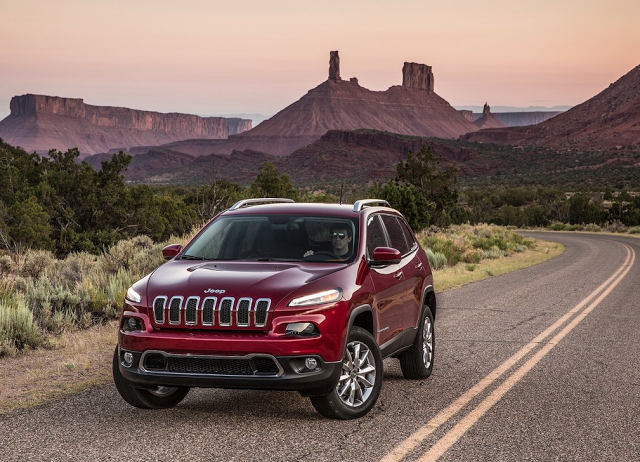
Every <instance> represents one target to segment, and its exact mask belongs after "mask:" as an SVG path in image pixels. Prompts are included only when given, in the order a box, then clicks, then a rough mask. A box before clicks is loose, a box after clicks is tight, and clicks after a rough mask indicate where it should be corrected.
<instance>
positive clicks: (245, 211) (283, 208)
mask: <svg viewBox="0 0 640 462" xmlns="http://www.w3.org/2000/svg"><path fill="white" fill-rule="evenodd" d="M372 209H377V210H385V211H388V212H391V211H393V212H396V213H397V211H396V210H394V209H392V208H390V207H377V206H376V207H365V208H363V209H362V210H360V211H358V212H355V211H354V205H353V204H324V203H315V202H310V203H300V202H292V203H272V204H261V205H251V206H250V207H242V208H238V209H235V210H227V211H226V212H225V213H224V214H225V215H254V214H295V215H298V214H304V215H306V214H309V215H331V216H340V217H345V218H353V217H355V216H358V214H360V213H363V212H365V211H368V210H372Z"/></svg>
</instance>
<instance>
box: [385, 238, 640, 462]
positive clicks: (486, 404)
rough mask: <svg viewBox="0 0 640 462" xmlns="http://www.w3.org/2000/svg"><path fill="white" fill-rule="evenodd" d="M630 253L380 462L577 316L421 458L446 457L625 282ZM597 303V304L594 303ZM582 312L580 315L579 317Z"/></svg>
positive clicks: (411, 444)
mask: <svg viewBox="0 0 640 462" xmlns="http://www.w3.org/2000/svg"><path fill="white" fill-rule="evenodd" d="M622 245H623V246H624V247H625V249H626V250H627V257H626V259H625V261H624V263H623V264H622V265H621V266H620V268H618V270H617V271H616V272H615V273H613V275H612V276H611V277H610V278H609V279H607V280H606V281H605V282H604V283H602V284H601V285H600V286H599V287H598V288H597V289H596V290H594V291H593V292H591V294H589V295H588V296H587V297H586V298H585V299H584V300H582V301H581V302H580V303H578V304H577V305H576V306H575V307H573V308H572V309H571V310H569V311H568V312H567V313H566V314H565V315H564V316H562V317H561V318H560V319H558V320H557V321H556V322H554V323H553V324H552V325H551V326H549V327H548V328H547V329H545V330H544V332H542V333H541V334H540V335H538V336H537V337H536V338H534V339H533V340H532V341H531V342H529V343H528V344H526V345H525V346H523V347H522V348H521V349H520V350H518V351H517V352H516V353H515V354H514V355H513V356H511V357H510V358H509V359H507V360H506V361H505V362H503V363H502V364H500V365H499V366H498V367H496V368H495V369H494V370H493V371H491V372H490V373H489V374H488V375H487V376H486V377H484V378H483V379H482V380H480V381H479V382H478V383H477V384H475V385H474V386H473V387H471V388H470V389H469V390H467V391H466V392H465V393H464V394H463V395H461V396H460V397H459V398H457V399H456V400H455V401H454V402H453V403H451V404H450V405H449V406H447V407H446V408H445V409H443V410H442V411H440V412H439V413H438V414H437V415H436V416H435V417H434V418H432V419H431V420H430V421H429V422H427V423H426V424H425V425H423V426H422V427H420V428H419V429H418V430H417V431H416V432H414V433H413V434H412V435H411V436H409V437H408V438H407V439H406V440H404V441H402V442H401V443H400V444H399V445H398V446H396V447H395V448H394V449H393V451H391V452H390V453H389V454H387V455H386V456H385V457H383V458H382V459H381V460H380V462H398V461H400V460H402V459H403V458H404V457H405V456H406V455H407V454H409V453H410V452H412V451H413V450H414V449H415V448H416V447H418V446H419V445H420V444H421V443H422V442H423V441H424V440H425V439H426V438H428V437H429V435H431V434H432V433H433V432H434V431H436V430H437V429H438V428H440V427H441V426H442V425H443V424H445V423H446V422H447V421H448V420H449V419H451V418H452V417H453V416H454V415H455V414H457V413H458V412H459V411H460V410H461V409H462V408H463V407H464V406H466V405H467V404H468V403H469V402H470V401H471V400H472V399H474V398H475V397H476V396H478V395H479V394H480V393H482V392H483V391H484V390H486V389H487V388H488V387H490V386H491V385H492V384H493V383H495V382H496V381H497V380H498V379H499V378H500V377H502V376H503V375H504V374H505V373H506V372H507V371H508V370H509V369H511V368H512V367H513V366H515V365H516V364H517V363H518V362H519V361H520V360H521V359H522V358H523V357H525V356H526V355H527V354H528V353H529V352H531V351H532V350H533V349H535V348H536V347H537V346H539V345H540V344H542V343H544V341H545V339H547V337H550V336H551V335H552V334H553V333H554V332H555V331H556V330H557V329H558V328H560V327H561V326H562V325H563V324H564V323H565V322H567V321H568V320H569V319H571V318H572V317H574V316H575V317H574V319H573V320H571V322H569V323H568V324H567V325H566V326H565V327H564V328H563V329H562V330H561V331H560V332H558V333H557V334H556V335H555V336H554V337H553V338H552V339H551V340H549V341H548V342H546V343H545V344H544V346H543V347H542V348H540V350H539V351H538V352H537V353H535V354H534V355H533V356H532V357H531V358H530V359H529V360H527V362H525V363H524V364H523V365H521V366H520V367H519V368H518V369H516V370H515V371H514V372H513V373H511V374H510V375H509V376H508V377H507V378H506V379H505V380H504V382H502V383H501V384H500V385H499V386H498V387H497V388H496V389H495V390H493V392H491V393H490V394H489V396H487V397H486V398H485V399H484V400H483V401H482V402H481V403H480V404H478V405H477V406H476V407H475V408H473V409H472V410H471V411H469V413H468V414H467V415H466V416H465V417H463V418H462V419H461V420H460V421H459V422H458V423H457V424H456V425H454V426H453V428H451V430H449V431H448V432H447V433H446V434H445V435H444V436H443V437H441V438H440V439H439V440H438V441H436V442H435V443H434V445H433V446H431V448H429V450H428V451H427V452H425V453H424V454H423V455H422V457H420V459H418V460H419V461H420V462H426V461H434V460H437V459H438V458H439V457H440V456H441V455H442V454H444V453H445V452H446V451H447V450H448V449H449V448H450V447H451V446H452V445H453V444H455V443H456V442H457V441H458V440H459V439H460V438H461V437H462V436H463V435H464V434H465V433H466V432H467V430H469V428H471V427H472V426H473V425H474V424H475V423H476V422H477V421H478V420H479V419H480V418H481V417H482V416H483V415H484V414H485V413H486V412H487V411H488V410H489V409H491V407H492V406H493V405H494V404H496V403H497V402H498V401H500V399H501V398H502V397H503V396H504V395H505V393H507V392H508V391H509V390H511V388H513V387H514V385H516V383H518V382H519V381H520V380H521V379H522V378H523V377H524V376H525V375H526V374H527V373H528V372H529V371H530V370H531V369H533V367H534V366H535V365H536V364H538V362H540V360H541V359H542V358H544V357H545V356H546V355H547V354H548V353H549V352H550V351H551V350H552V349H553V348H554V347H555V346H556V345H557V344H558V342H560V340H562V339H563V338H564V337H565V336H566V335H567V334H568V333H569V332H571V331H572V330H573V328H574V327H576V326H577V325H578V324H580V322H581V321H582V320H583V319H584V318H585V317H586V316H587V315H588V314H589V313H590V312H591V311H593V310H594V308H595V307H596V306H598V305H599V304H600V302H602V300H604V299H605V298H606V297H607V295H609V293H611V291H612V290H613V289H614V288H615V287H616V286H617V285H618V284H619V283H620V281H622V279H624V277H625V276H626V275H627V273H629V271H630V270H631V267H632V266H633V263H634V262H635V259H636V254H635V252H634V250H633V249H632V248H631V247H629V246H627V245H624V244H622ZM592 300H593V301H592ZM577 313H578V314H577Z"/></svg>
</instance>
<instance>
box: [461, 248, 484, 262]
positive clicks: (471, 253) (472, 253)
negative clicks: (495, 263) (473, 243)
mask: <svg viewBox="0 0 640 462" xmlns="http://www.w3.org/2000/svg"><path fill="white" fill-rule="evenodd" d="M462 261H463V262H464V263H480V262H481V261H482V252H480V251H478V250H467V251H465V252H464V253H463V254H462Z"/></svg>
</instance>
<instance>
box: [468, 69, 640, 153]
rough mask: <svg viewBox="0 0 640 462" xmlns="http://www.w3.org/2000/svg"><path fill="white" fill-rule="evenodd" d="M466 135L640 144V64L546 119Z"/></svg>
mask: <svg viewBox="0 0 640 462" xmlns="http://www.w3.org/2000/svg"><path fill="white" fill-rule="evenodd" d="M462 139H464V140H467V141H476V142H484V143H497V144H508V145H517V146H529V145H533V146H545V147H550V148H554V149H560V150H566V149H578V150H602V149H611V148H621V147H640V66H638V67H636V68H634V69H633V70H631V71H630V72H629V73H627V74H626V75H624V76H623V77H621V78H620V79H619V80H618V81H616V82H615V83H612V84H611V85H610V86H609V87H608V88H607V89H605V90H603V91H602V92H601V93H599V94H598V95H596V96H594V97H593V98H591V99H589V100H587V101H585V102H584V103H582V104H580V105H578V106H575V107H573V108H571V109H569V110H568V111H566V112H564V113H562V114H559V115H557V116H555V117H553V118H551V119H549V120H547V121H545V122H542V123H540V124H537V125H533V126H529V127H515V128H493V129H487V130H481V131H478V132H475V133H469V134H466V135H463V136H462Z"/></svg>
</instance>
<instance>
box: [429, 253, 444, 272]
mask: <svg viewBox="0 0 640 462" xmlns="http://www.w3.org/2000/svg"><path fill="white" fill-rule="evenodd" d="M425 252H426V254H427V259H428V260H429V265H430V266H431V269H432V270H439V269H442V268H444V267H445V266H447V257H446V256H445V255H444V254H443V253H441V252H434V251H433V250H431V249H426V251H425Z"/></svg>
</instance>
